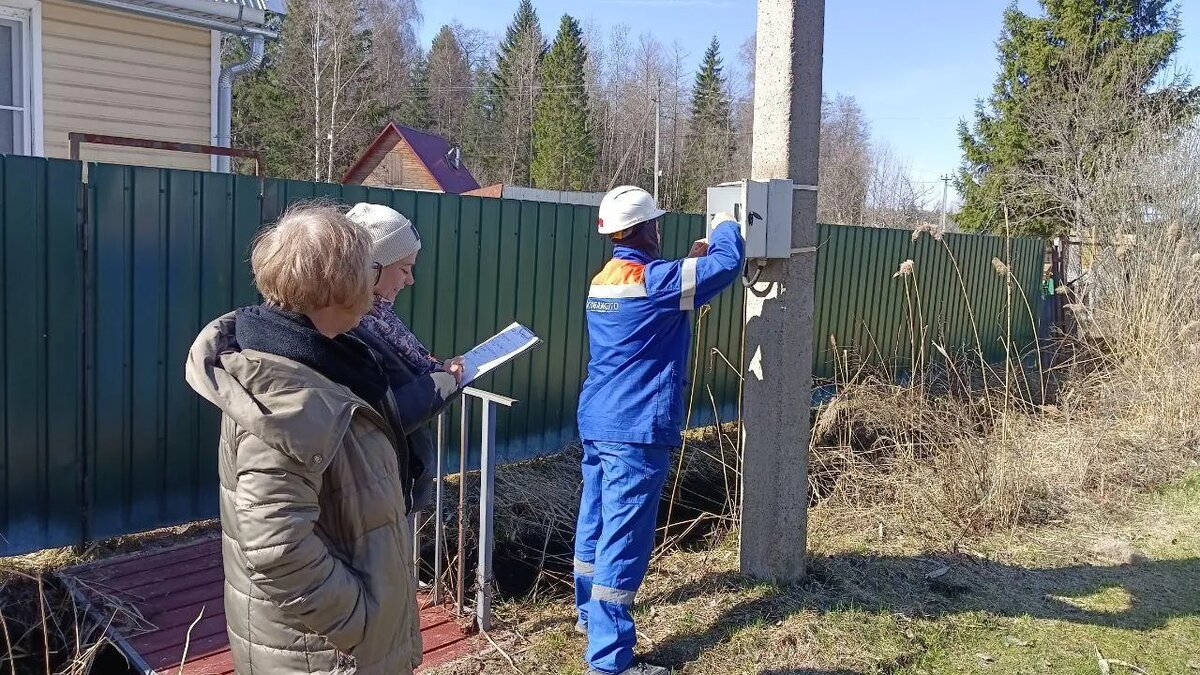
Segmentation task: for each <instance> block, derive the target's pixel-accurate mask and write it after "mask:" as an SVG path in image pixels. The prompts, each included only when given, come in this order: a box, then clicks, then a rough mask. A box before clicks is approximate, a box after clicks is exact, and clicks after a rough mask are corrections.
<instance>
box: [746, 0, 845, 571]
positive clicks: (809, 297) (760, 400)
mask: <svg viewBox="0 0 1200 675" xmlns="http://www.w3.org/2000/svg"><path fill="white" fill-rule="evenodd" d="M824 43H825V1H824V0H758V46H757V54H756V55H755V78H754V79H755V83H754V158H753V168H752V176H751V178H754V179H758V180H762V179H770V178H787V179H790V180H791V181H792V184H793V185H794V188H795V189H794V192H793V195H792V222H791V227H792V256H791V257H790V258H784V259H781V260H773V261H770V262H769V263H768V264H767V266H766V267H765V268H762V274H761V275H759V278H758V281H757V282H756V283H754V284H753V285H752V286H751V288H749V289H747V291H746V326H745V346H746V351H745V359H746V364H747V366H746V370H745V372H743V374H742V375H743V378H744V389H743V398H742V409H743V417H742V440H743V443H742V453H743V460H742V527H741V544H740V552H741V569H742V572H743V573H744V574H747V575H749V576H751V577H756V578H759V579H766V580H769V581H774V582H785V583H786V582H793V581H797V580H799V579H801V578H803V577H804V566H805V554H806V548H807V536H808V441H809V415H810V414H811V401H812V361H813V323H812V317H813V282H814V279H815V274H814V273H815V270H816V253H815V249H816V243H817V176H818V171H817V169H818V166H817V157H818V155H819V152H818V150H819V148H820V136H821V62H822V58H823V52H824Z"/></svg>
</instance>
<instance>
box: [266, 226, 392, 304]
mask: <svg viewBox="0 0 1200 675" xmlns="http://www.w3.org/2000/svg"><path fill="white" fill-rule="evenodd" d="M370 266H371V237H370V236H369V235H368V234H367V232H366V231H365V230H364V229H363V228H361V227H359V226H358V225H356V224H355V223H354V222H353V221H352V220H350V219H349V218H347V217H346V215H345V214H344V213H342V211H341V210H339V209H338V208H337V207H335V206H332V205H329V204H321V203H299V204H293V205H292V206H290V207H288V209H287V211H285V212H284V214H283V216H281V217H280V218H279V222H277V223H276V224H275V225H274V226H273V227H270V228H267V229H266V230H263V231H262V232H261V233H259V235H258V237H257V238H256V239H255V240H254V248H253V251H252V252H251V253H250V267H251V269H252V270H253V272H254V285H255V286H257V287H258V291H259V292H260V293H262V295H263V298H265V299H266V300H267V302H269V303H271V304H274V305H278V306H279V307H282V308H283V309H286V310H288V311H291V312H298V313H301V314H304V313H308V312H311V311H314V310H318V309H323V308H326V307H342V308H345V309H348V310H352V311H357V312H360V313H366V312H367V311H368V310H369V309H370V308H371V286H372V283H371V282H372V279H371V274H370Z"/></svg>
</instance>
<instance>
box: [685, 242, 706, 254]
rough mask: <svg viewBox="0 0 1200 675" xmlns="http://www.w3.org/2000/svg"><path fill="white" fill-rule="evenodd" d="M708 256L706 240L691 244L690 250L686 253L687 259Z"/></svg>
mask: <svg viewBox="0 0 1200 675" xmlns="http://www.w3.org/2000/svg"><path fill="white" fill-rule="evenodd" d="M706 255H708V240H707V239H697V240H696V241H694V242H693V243H692V250H690V251H688V254H687V257H689V258H702V257H704V256H706Z"/></svg>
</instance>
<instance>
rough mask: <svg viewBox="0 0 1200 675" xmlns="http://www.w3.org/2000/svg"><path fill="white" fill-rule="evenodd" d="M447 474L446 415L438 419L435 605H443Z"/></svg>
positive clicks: (434, 525) (434, 515)
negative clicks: (445, 487)
mask: <svg viewBox="0 0 1200 675" xmlns="http://www.w3.org/2000/svg"><path fill="white" fill-rule="evenodd" d="M445 472H446V413H444V412H443V413H442V414H440V415H438V417H437V474H436V477H435V480H437V483H435V489H436V491H437V492H436V495H435V497H434V507H433V509H434V510H433V604H435V605H441V604H442V600H443V597H442V544H443V542H442V539H443V536H442V485H443V484H444V482H445V481H444V480H443V479H444V478H445Z"/></svg>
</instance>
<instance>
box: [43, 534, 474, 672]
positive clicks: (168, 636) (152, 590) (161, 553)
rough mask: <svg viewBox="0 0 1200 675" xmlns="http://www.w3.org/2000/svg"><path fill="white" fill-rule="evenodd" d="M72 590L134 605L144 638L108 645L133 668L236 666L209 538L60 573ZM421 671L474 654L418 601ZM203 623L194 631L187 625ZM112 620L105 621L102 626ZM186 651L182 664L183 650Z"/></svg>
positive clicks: (454, 626)
mask: <svg viewBox="0 0 1200 675" xmlns="http://www.w3.org/2000/svg"><path fill="white" fill-rule="evenodd" d="M60 575H61V576H62V577H63V578H64V579H66V580H68V581H74V582H76V583H75V584H73V586H74V588H75V589H76V590H77V592H78V593H79V594H81V595H82V596H84V597H83V598H81V600H89V601H90V600H95V599H96V598H94V597H91V596H93V595H95V594H105V595H110V596H115V597H117V598H119V599H120V600H121V601H123V602H126V603H128V604H130V605H133V606H134V607H135V608H137V610H138V611H139V612H141V614H142V616H143V617H144V618H145V619H146V621H147V622H148V623H149V624H150V625H151V626H153V628H152V629H151V630H148V631H146V632H143V633H131V634H128V635H126V634H122V633H121V632H120V629H117V628H112V629H110V637H111V638H112V639H113V641H114V642H116V643H117V645H118V646H119V647H120V648H121V650H122V651H124V652H125V655H126V656H127V657H128V658H129V659H130V662H131V663H133V664H134V665H135V666H136V667H139V668H143V669H144V670H145V672H148V673H162V674H163V675H167V674H168V673H170V675H175V674H176V673H178V672H179V667H180V665H185V666H186V668H185V670H184V672H186V673H187V675H231V674H232V673H233V658H232V655H231V654H230V651H229V637H228V636H227V635H226V633H225V607H224V600H223V596H224V574H223V572H222V567H221V538H220V537H219V536H206V537H204V538H201V539H197V540H195V541H192V542H188V543H186V544H181V545H179V546H174V547H170V548H163V549H154V550H151V551H142V552H138V553H133V554H129V555H125V556H118V557H114V558H109V559H106V560H99V561H96V562H91V563H88V564H86V565H79V566H77V567H72V568H69V569H66V570H63V571H62V572H60ZM421 600H422V602H421V607H422V609H421V637H422V641H423V645H424V652H425V653H424V661H425V663H424V665H423V666H422V668H421V669H422V670H424V669H426V668H430V667H433V666H437V665H441V664H444V663H449V662H450V661H453V660H455V659H457V658H459V657H461V656H464V655H466V654H469V653H471V651H472V650H473V649H474V648H475V643H474V641H473V640H472V639H471V638H470V637H469V635H468V634H467V632H466V631H465V630H463V628H462V626H461V625H460V623H459V621H458V618H457V617H455V616H454V614H453V612H452V611H450V609H448V608H447V607H444V606H432V605H430V606H426V605H427V604H428V603H426V602H425V600H426V599H425V598H422V599H421ZM201 611H203V617H202V618H201V619H200V621H199V622H198V623H196V625H195V627H194V628H192V623H193V622H194V621H196V618H197V617H198V616H200V613H201ZM108 618H109V617H103V619H104V620H106V621H107V619H108ZM189 629H190V630H191V639H190V643H188V644H187V657H186V658H187V661H186V662H185V663H182V664H181V662H182V661H183V660H184V645H185V643H187V642H188V630H189Z"/></svg>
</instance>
